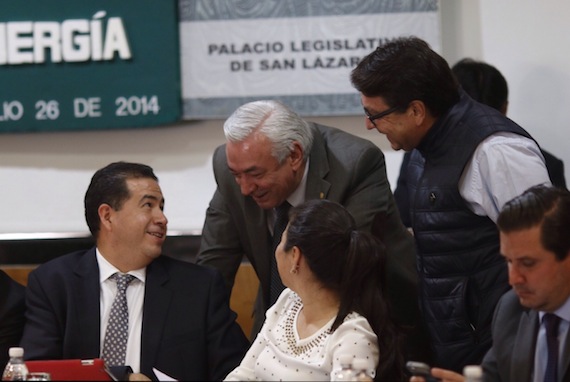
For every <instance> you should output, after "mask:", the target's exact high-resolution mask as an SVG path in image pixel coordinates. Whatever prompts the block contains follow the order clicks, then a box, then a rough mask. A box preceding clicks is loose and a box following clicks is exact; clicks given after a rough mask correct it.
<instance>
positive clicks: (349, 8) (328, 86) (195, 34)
mask: <svg viewBox="0 0 570 382" xmlns="http://www.w3.org/2000/svg"><path fill="white" fill-rule="evenodd" d="M438 12H439V10H438V2H437V1H434V0H418V1H388V0H386V1H378V0H312V1H294V0H279V1H274V0H265V1H258V2H235V1H230V0H180V13H181V14H180V20H181V23H180V30H181V54H182V97H183V117H184V118H188V119H194V118H220V117H222V118H223V117H227V116H228V115H229V114H231V112H232V111H233V110H234V109H235V108H237V107H238V106H240V105H241V104H243V103H245V102H249V101H252V100H255V99H270V98H278V99H280V100H282V101H284V102H285V103H287V104H289V105H290V106H292V107H293V108H294V109H295V110H297V111H298V112H300V113H301V114H303V115H355V114H361V113H362V106H361V104H360V98H359V96H358V94H357V92H356V91H355V90H354V88H353V87H352V86H351V84H350V79H349V76H350V71H351V70H352V69H353V68H354V67H355V66H356V65H357V64H358V62H359V61H360V60H361V59H362V58H363V57H364V56H366V55H367V54H369V53H370V52H372V51H373V50H374V49H375V48H376V47H377V46H378V45H379V44H381V43H383V42H385V41H387V40H389V39H393V38H395V37H398V36H403V35H415V36H418V37H420V38H423V39H424V40H426V41H427V42H428V43H429V44H430V45H431V46H432V48H433V49H434V50H437V51H439V50H440V45H441V43H440V41H441V36H440V35H441V33H440V23H439V13H438Z"/></svg>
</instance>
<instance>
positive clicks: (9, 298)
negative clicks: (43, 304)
mask: <svg viewBox="0 0 570 382" xmlns="http://www.w3.org/2000/svg"><path fill="white" fill-rule="evenodd" d="M24 293H25V288H24V286H22V285H20V284H18V283H17V282H16V281H14V280H12V278H11V277H10V276H8V275H7V274H6V273H4V271H1V270H0V367H2V368H3V367H4V365H6V363H7V362H8V358H9V357H8V349H10V348H11V347H12V346H18V343H19V342H20V338H21V337H22V331H23V330H24V322H25V321H24V312H25V310H26V304H25V302H24Z"/></svg>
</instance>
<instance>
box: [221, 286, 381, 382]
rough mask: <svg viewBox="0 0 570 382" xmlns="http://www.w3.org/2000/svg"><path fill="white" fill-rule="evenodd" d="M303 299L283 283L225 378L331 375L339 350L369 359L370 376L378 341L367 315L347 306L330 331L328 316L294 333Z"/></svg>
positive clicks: (295, 378) (292, 378)
mask: <svg viewBox="0 0 570 382" xmlns="http://www.w3.org/2000/svg"><path fill="white" fill-rule="evenodd" d="M302 306H303V303H302V302H301V299H300V298H299V296H298V295H297V294H296V293H295V292H293V291H292V290H291V289H288V288H286V289H285V290H284V291H283V292H282V293H281V295H280V296H279V298H278V299H277V301H276V302H275V305H273V306H272V307H271V308H269V309H268V310H267V312H266V318H265V323H264V324H263V327H262V328H261V331H260V332H259V334H258V335H257V337H256V338H255V341H254V342H253V343H252V345H251V348H250V349H249V351H248V352H247V354H246V355H245V357H244V359H243V360H242V362H241V364H240V365H239V366H238V367H236V368H235V369H234V370H233V371H232V372H231V373H230V374H228V376H227V377H226V379H225V380H226V381H271V380H273V381H275V380H285V381H310V380H312V381H330V380H331V372H332V371H333V370H336V369H340V361H339V357H340V355H341V354H346V353H348V354H351V355H352V356H353V357H354V358H355V359H356V358H362V359H365V360H367V361H368V368H367V369H368V373H369V375H372V376H374V375H375V373H376V365H377V364H378V359H379V354H378V341H377V337H376V334H375V333H374V331H373V330H372V328H371V327H370V325H369V324H368V321H367V320H366V318H364V317H362V316H361V315H359V314H358V313H355V312H352V313H350V314H348V315H347V317H346V318H345V319H344V322H343V323H342V324H341V325H340V326H339V327H338V328H337V329H336V330H335V331H334V332H333V333H330V328H331V326H332V324H333V322H334V318H332V319H331V320H330V321H329V322H328V323H326V324H325V325H324V326H323V327H322V328H320V329H319V330H318V331H317V332H315V333H314V334H313V335H311V336H310V337H307V338H303V339H299V334H298V333H297V317H298V315H299V311H300V310H301V308H302Z"/></svg>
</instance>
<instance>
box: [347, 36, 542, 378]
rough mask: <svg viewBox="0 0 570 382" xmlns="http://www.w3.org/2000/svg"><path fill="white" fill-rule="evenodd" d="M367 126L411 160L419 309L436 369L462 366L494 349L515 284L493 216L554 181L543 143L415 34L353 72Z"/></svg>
mask: <svg viewBox="0 0 570 382" xmlns="http://www.w3.org/2000/svg"><path fill="white" fill-rule="evenodd" d="M351 81H352V83H353V85H354V87H355V88H356V89H357V90H358V91H359V92H360V93H361V101H362V105H363V107H364V111H365V114H366V117H367V119H366V127H367V129H369V130H372V129H376V130H378V131H379V132H380V133H382V134H385V135H386V137H387V139H388V140H389V141H390V143H391V146H392V148H393V149H394V150H400V149H403V150H406V151H412V150H413V151H412V154H411V159H410V165H409V166H408V173H407V177H408V182H409V183H408V185H409V195H410V213H411V227H412V229H413V233H414V237H415V240H416V247H417V269H418V274H419V277H420V305H421V307H422V313H423V316H424V320H425V322H426V324H427V326H428V330H429V332H430V335H431V343H432V346H433V353H434V358H435V359H434V360H433V364H434V366H440V367H444V368H446V369H452V370H456V371H461V370H462V369H463V367H464V366H465V365H467V364H478V363H481V360H482V359H483V356H484V355H485V352H486V351H487V350H488V349H489V348H490V346H491V320H492V315H493V310H494V308H495V305H496V303H497V301H498V299H499V298H500V296H501V295H502V294H503V293H504V292H506V291H507V290H508V288H509V285H508V276H507V268H506V265H505V261H504V259H502V257H501V256H500V254H499V233H498V230H497V227H496V225H495V221H496V219H497V216H498V214H499V211H500V209H501V207H502V206H503V204H504V203H506V202H507V201H509V200H510V199H512V198H513V197H515V196H517V195H519V194H521V193H522V192H523V191H524V190H526V189H527V188H529V187H531V186H533V185H537V184H543V183H546V184H550V180H549V177H548V173H547V171H546V167H545V165H544V158H543V156H542V154H541V153H540V149H539V147H538V145H537V143H536V142H535V141H534V140H533V139H532V137H531V136H530V135H529V134H528V133H527V132H526V131H525V130H524V129H522V128H521V127H520V126H518V125H517V124H515V123H514V122H512V121H511V120H509V119H508V118H506V117H505V116H504V115H502V114H501V113H500V112H498V111H497V110H494V109H492V108H490V107H488V106H485V105H482V104H480V103H477V102H475V101H473V99H471V98H470V97H469V96H468V95H467V94H466V93H465V92H463V91H462V90H461V89H460V87H459V86H458V84H457V82H456V80H455V79H454V76H453V74H452V72H451V69H450V68H449V65H448V64H447V62H446V61H445V59H443V57H441V56H440V55H438V54H437V53H436V52H434V51H433V50H432V49H431V48H430V47H429V45H428V44H427V43H426V42H424V41H423V40H421V39H418V38H415V37H405V38H398V39H394V40H392V41H390V42H387V43H385V44H384V45H381V46H379V47H378V48H377V49H376V50H375V51H374V52H372V53H371V54H369V55H368V56H367V57H365V58H364V59H363V60H362V61H361V62H360V64H359V65H358V66H357V67H356V68H355V69H354V70H353V72H352V74H351Z"/></svg>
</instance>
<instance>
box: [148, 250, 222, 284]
mask: <svg viewBox="0 0 570 382" xmlns="http://www.w3.org/2000/svg"><path fill="white" fill-rule="evenodd" d="M153 264H155V265H159V264H160V266H162V267H164V269H166V270H167V271H168V272H169V273H170V274H171V275H182V276H183V278H184V279H187V278H195V277H204V278H213V277H215V275H216V272H217V271H216V270H215V269H213V268H210V267H207V266H204V265H198V264H195V263H191V262H189V261H183V260H178V259H175V258H173V257H170V256H167V255H162V256H160V257H159V258H157V259H155V260H154V261H153Z"/></svg>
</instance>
